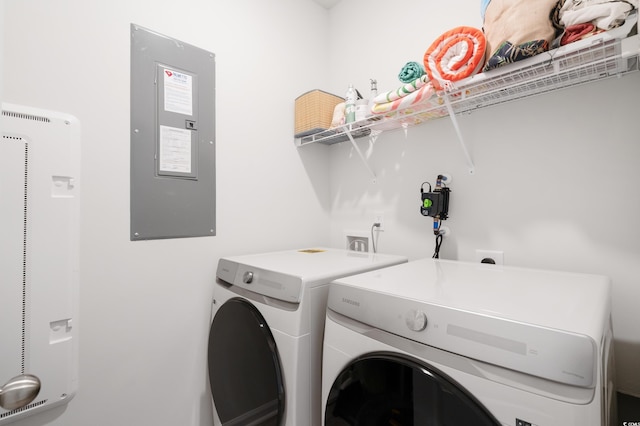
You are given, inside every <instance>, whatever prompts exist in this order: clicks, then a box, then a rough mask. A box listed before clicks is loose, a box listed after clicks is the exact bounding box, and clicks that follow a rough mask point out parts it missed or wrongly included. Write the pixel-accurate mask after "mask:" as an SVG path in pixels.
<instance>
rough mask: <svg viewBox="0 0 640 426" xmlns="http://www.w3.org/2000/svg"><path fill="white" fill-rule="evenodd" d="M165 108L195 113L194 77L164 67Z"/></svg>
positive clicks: (170, 110) (178, 111)
mask: <svg viewBox="0 0 640 426" xmlns="http://www.w3.org/2000/svg"><path fill="white" fill-rule="evenodd" d="M164 109H165V111H168V112H177V113H178V114H186V115H193V77H192V76H190V75H189V74H185V73H181V72H178V71H174V70H170V69H168V68H165V69H164Z"/></svg>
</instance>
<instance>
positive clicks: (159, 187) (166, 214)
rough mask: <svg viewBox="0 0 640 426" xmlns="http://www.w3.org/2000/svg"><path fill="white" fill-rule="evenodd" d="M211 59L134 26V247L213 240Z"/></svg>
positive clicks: (132, 208) (213, 130) (132, 49)
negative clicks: (172, 240)
mask: <svg viewBox="0 0 640 426" xmlns="http://www.w3.org/2000/svg"><path fill="white" fill-rule="evenodd" d="M215 181H216V175H215V55H214V54H213V53H211V52H208V51H206V50H203V49H200V48H198V47H195V46H192V45H189V44H187V43H184V42H181V41H178V40H175V39H172V38H170V37H167V36H165V35H161V34H157V33H155V32H153V31H151V30H148V29H145V28H142V27H140V26H138V25H135V24H131V192H130V196H131V212H130V213H131V214H130V217H131V230H130V233H131V235H130V239H131V240H132V241H138V240H149V239H161V238H185V237H202V236H213V235H215V234H216V228H215V219H216V187H215Z"/></svg>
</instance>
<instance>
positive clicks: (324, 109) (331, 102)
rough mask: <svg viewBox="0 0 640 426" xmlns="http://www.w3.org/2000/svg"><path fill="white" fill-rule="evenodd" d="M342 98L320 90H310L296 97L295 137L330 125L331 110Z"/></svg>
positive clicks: (325, 128)
mask: <svg viewBox="0 0 640 426" xmlns="http://www.w3.org/2000/svg"><path fill="white" fill-rule="evenodd" d="M340 102H344V99H343V98H341V97H340V96H336V95H332V94H331V93H327V92H323V91H322V90H311V91H309V92H307V93H305V94H303V95H300V96H298V97H297V98H296V108H295V109H296V114H295V115H296V122H295V135H294V137H296V138H301V137H303V136H308V135H311V134H314V133H318V132H322V131H323V130H327V129H328V128H329V127H331V120H332V119H333V110H334V109H335V107H336V105H338V104H339V103H340Z"/></svg>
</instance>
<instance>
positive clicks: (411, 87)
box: [373, 74, 429, 104]
mask: <svg viewBox="0 0 640 426" xmlns="http://www.w3.org/2000/svg"><path fill="white" fill-rule="evenodd" d="M428 82H429V76H428V75H426V74H425V75H422V76H420V77H418V78H416V79H415V80H413V81H412V82H410V83H407V84H405V85H404V86H401V87H399V88H397V89H396V90H391V91H389V92H385V93H380V94H379V95H378V96H376V97H375V98H373V103H375V104H382V103H386V102H393V101H395V100H396V99H400V98H404V97H405V96H407V95H410V94H411V93H413V92H415V91H416V90H418V89H420V88H421V87H423V86H424V85H425V84H427V83H428Z"/></svg>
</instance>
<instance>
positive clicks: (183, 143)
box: [158, 126, 191, 173]
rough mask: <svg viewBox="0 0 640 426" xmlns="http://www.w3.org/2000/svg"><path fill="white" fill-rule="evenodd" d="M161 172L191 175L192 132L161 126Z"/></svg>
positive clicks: (159, 167) (159, 166)
mask: <svg viewBox="0 0 640 426" xmlns="http://www.w3.org/2000/svg"><path fill="white" fill-rule="evenodd" d="M159 154H160V158H159V165H158V169H159V171H161V172H177V173H191V131H190V130H186V129H179V128H177V127H169V126H160V153H159Z"/></svg>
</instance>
